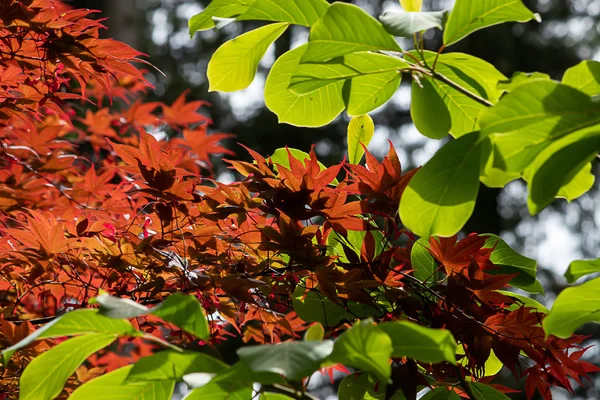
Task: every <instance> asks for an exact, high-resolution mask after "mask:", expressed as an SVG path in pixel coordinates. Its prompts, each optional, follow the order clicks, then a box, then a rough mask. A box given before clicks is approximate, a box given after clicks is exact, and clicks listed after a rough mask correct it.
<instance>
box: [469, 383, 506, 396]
mask: <svg viewBox="0 0 600 400" xmlns="http://www.w3.org/2000/svg"><path fill="white" fill-rule="evenodd" d="M469 385H470V386H471V390H472V391H473V394H474V395H475V399H474V400H510V398H509V397H508V396H506V395H505V394H504V393H502V392H500V391H499V390H498V389H495V388H493V387H491V386H489V385H485V384H483V383H479V382H470V383H469Z"/></svg>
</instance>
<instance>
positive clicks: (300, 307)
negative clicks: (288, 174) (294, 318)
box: [292, 286, 353, 326]
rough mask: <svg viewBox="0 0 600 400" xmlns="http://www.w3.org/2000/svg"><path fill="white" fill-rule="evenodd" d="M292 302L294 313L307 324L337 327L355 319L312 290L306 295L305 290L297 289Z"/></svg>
mask: <svg viewBox="0 0 600 400" xmlns="http://www.w3.org/2000/svg"><path fill="white" fill-rule="evenodd" d="M292 300H293V304H294V311H296V314H298V316H299V317H300V318H302V320H303V321H306V322H319V323H321V324H323V325H324V326H337V325H338V324H339V323H340V322H341V321H342V320H344V319H348V320H352V319H353V317H352V316H351V315H350V314H349V313H348V312H347V311H346V310H345V309H344V308H343V307H342V306H340V305H338V304H335V303H333V302H332V301H331V300H329V299H327V298H326V297H325V296H323V295H322V294H319V293H317V292H316V291H312V290H311V291H309V292H307V293H306V294H305V290H304V288H302V287H301V286H297V287H296V290H295V291H294V294H293V298H292Z"/></svg>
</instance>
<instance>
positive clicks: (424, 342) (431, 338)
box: [378, 321, 456, 364]
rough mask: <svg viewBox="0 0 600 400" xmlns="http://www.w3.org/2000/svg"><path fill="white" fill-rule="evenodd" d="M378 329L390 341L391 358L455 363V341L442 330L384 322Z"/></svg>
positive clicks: (411, 323)
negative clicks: (385, 334) (386, 335)
mask: <svg viewBox="0 0 600 400" xmlns="http://www.w3.org/2000/svg"><path fill="white" fill-rule="evenodd" d="M378 327H379V328H380V329H381V330H382V331H384V332H385V333H387V334H388V336H389V337H390V338H391V339H392V345H393V352H392V357H395V358H401V357H407V358H412V359H414V360H418V361H422V362H426V363H432V364H436V363H440V362H444V361H447V362H449V363H452V364H455V363H456V356H455V351H456V341H455V340H454V337H453V336H452V333H450V331H448V330H444V329H431V328H427V327H424V326H421V325H418V324H415V323H414V322H408V321H395V322H384V323H382V324H379V325H378Z"/></svg>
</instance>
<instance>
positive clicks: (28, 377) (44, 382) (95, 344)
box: [19, 333, 117, 400]
mask: <svg viewBox="0 0 600 400" xmlns="http://www.w3.org/2000/svg"><path fill="white" fill-rule="evenodd" d="M116 338H117V335H116V334H108V333H90V334H88V335H82V336H79V337H76V338H72V339H69V340H66V341H64V342H62V343H60V344H59V345H57V346H55V347H53V348H52V349H50V350H48V351H46V352H45V353H42V354H41V355H39V356H37V357H36V358H34V359H33V360H32V361H31V362H30V363H29V364H28V365H27V367H26V368H25V371H23V375H21V381H20V383H19V389H20V395H19V399H21V400H29V399H31V400H50V399H54V398H55V397H56V396H58V395H59V394H60V392H61V391H62V390H63V387H64V385H65V382H66V381H67V379H68V378H69V376H71V374H72V373H73V372H75V370H76V369H77V368H78V367H79V366H80V365H81V364H82V363H83V362H84V361H85V360H86V359H87V358H88V357H89V356H90V355H92V354H93V353H95V352H97V351H98V350H100V349H102V348H104V347H106V346H108V345H109V344H111V343H112V342H113V341H114V340H115V339H116Z"/></svg>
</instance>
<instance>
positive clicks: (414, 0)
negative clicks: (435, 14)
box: [400, 0, 423, 12]
mask: <svg viewBox="0 0 600 400" xmlns="http://www.w3.org/2000/svg"><path fill="white" fill-rule="evenodd" d="M400 4H401V5H402V8H404V10H405V11H408V12H417V11H421V7H422V6H423V0H400Z"/></svg>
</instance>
